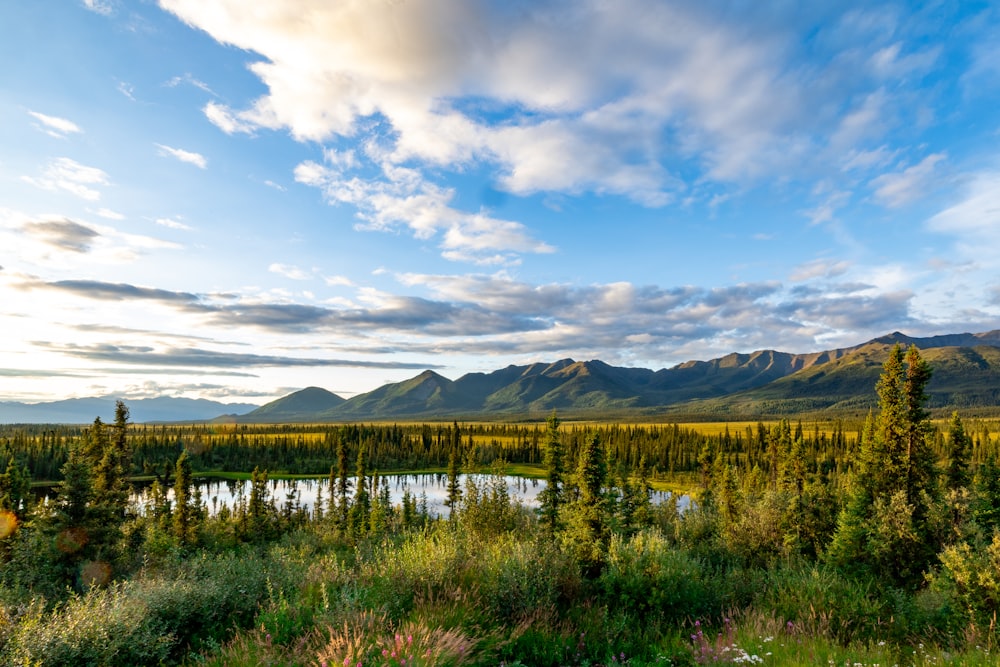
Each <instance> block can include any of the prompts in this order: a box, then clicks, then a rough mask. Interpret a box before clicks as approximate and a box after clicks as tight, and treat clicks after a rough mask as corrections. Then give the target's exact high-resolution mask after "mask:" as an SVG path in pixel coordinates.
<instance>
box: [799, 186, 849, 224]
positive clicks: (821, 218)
mask: <svg viewBox="0 0 1000 667" xmlns="http://www.w3.org/2000/svg"><path fill="white" fill-rule="evenodd" d="M850 200H851V193H850V192H832V193H830V194H829V195H827V197H826V199H824V200H823V202H822V203H821V204H820V205H819V206H817V207H816V208H814V209H810V210H808V211H805V215H806V216H807V217H808V218H809V222H810V224H813V225H819V224H823V223H824V222H831V221H832V220H833V219H834V215H835V214H836V212H837V209H839V208H843V207H844V206H845V205H847V203H848V202H850Z"/></svg>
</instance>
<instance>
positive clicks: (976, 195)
mask: <svg viewBox="0 0 1000 667" xmlns="http://www.w3.org/2000/svg"><path fill="white" fill-rule="evenodd" d="M927 227H928V229H930V230H932V231H935V232H941V233H944V234H951V235H953V236H955V237H956V238H957V240H958V250H959V252H960V253H961V254H962V255H963V256H965V257H968V258H970V259H972V260H974V261H975V262H976V263H977V264H979V265H981V266H983V267H989V268H995V267H996V266H997V265H998V264H1000V261H998V260H997V259H996V258H995V254H996V253H994V252H991V251H990V250H987V249H992V248H996V247H998V246H1000V172H982V173H979V174H975V175H974V176H972V177H971V179H970V181H969V182H968V183H967V184H966V186H965V188H964V191H963V192H962V198H961V200H960V201H959V202H957V203H956V204H954V205H952V206H950V207H948V208H946V209H945V210H943V211H941V212H940V213H938V214H937V215H935V216H934V217H932V218H931V219H930V220H928V221H927ZM988 279H992V278H986V277H984V280H988Z"/></svg>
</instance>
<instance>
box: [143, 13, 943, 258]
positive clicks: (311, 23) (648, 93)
mask: <svg viewBox="0 0 1000 667" xmlns="http://www.w3.org/2000/svg"><path fill="white" fill-rule="evenodd" d="M161 6H163V7H164V8H165V9H166V10H168V11H170V12H173V13H174V14H176V15H177V16H178V17H179V18H180V19H181V20H183V21H185V22H187V23H188V24H189V25H191V26H193V27H196V28H198V29H200V30H203V31H205V32H207V33H208V34H209V35H211V36H212V37H213V38H214V39H216V40H217V41H218V42H220V43H223V44H227V45H234V46H236V47H238V48H241V49H245V50H247V51H248V52H252V53H255V54H259V56H260V59H259V60H256V61H254V62H252V63H251V64H250V65H249V68H250V70H251V71H252V72H253V73H254V74H255V75H256V76H257V77H259V79H260V80H261V81H262V83H263V84H264V85H265V86H266V92H265V93H264V94H263V95H262V96H260V97H259V98H257V99H256V100H253V101H252V102H250V103H249V104H248V105H246V106H245V107H243V108H238V107H232V106H228V105H224V104H220V103H217V102H210V103H209V104H207V105H206V106H205V107H204V113H205V115H206V116H207V117H208V118H209V120H211V122H213V123H214V124H215V125H217V126H218V127H219V128H221V129H222V130H223V131H225V132H227V133H229V134H233V133H248V134H249V133H253V132H254V131H256V130H258V129H271V130H287V131H288V132H290V134H291V135H292V136H293V137H294V138H296V139H298V140H300V141H318V142H327V141H335V140H337V139H338V138H347V139H350V140H352V141H357V142H359V143H369V144H370V143H375V144H381V148H382V151H383V155H384V159H385V161H388V162H390V163H392V164H394V165H408V166H415V167H416V168H420V169H425V168H426V169H429V170H430V169H439V168H446V169H452V170H456V171H461V170H465V169H468V168H472V167H480V166H486V167H487V168H488V169H490V170H491V171H492V173H493V175H494V177H495V182H496V184H497V185H499V186H500V187H503V188H504V189H506V190H508V191H510V192H513V193H516V194H521V195H526V194H531V193H536V192H562V193H569V194H577V193H581V192H596V193H600V194H606V195H616V196H623V197H627V198H629V199H632V200H634V201H637V202H639V203H642V204H644V205H648V206H663V205H666V204H668V203H670V202H671V201H672V200H673V198H674V197H675V195H676V193H677V192H678V191H679V190H682V189H684V188H685V185H684V183H683V182H682V181H681V178H680V177H679V176H678V174H680V173H685V178H689V179H691V180H698V179H709V180H715V181H721V182H726V183H731V182H739V183H746V182H760V181H761V180H763V179H765V178H768V177H770V176H773V175H775V174H777V173H785V174H787V173H789V171H792V170H793V169H790V167H795V166H801V165H808V166H809V167H810V169H806V170H800V171H804V172H805V173H808V172H809V171H811V170H818V169H823V168H824V165H823V163H824V161H826V160H827V159H828V157H829V156H827V155H824V154H823V151H822V150H817V148H824V147H826V146H827V145H828V144H829V143H830V139H829V137H832V136H836V141H837V142H838V150H839V151H841V152H843V151H850V150H857V149H858V148H859V147H857V146H854V145H853V143H854V142H859V141H862V140H867V139H870V138H873V137H876V136H878V135H880V134H881V133H882V132H884V130H885V128H886V126H887V125H889V124H891V123H893V122H895V120H894V119H895V115H894V113H891V112H893V111H894V110H895V105H897V104H900V101H899V100H897V99H896V98H895V97H894V96H892V95H891V94H890V93H891V92H893V91H887V90H885V89H884V88H883V86H884V83H883V80H884V78H885V77H887V76H889V73H890V72H894V73H895V74H896V75H902V74H904V73H906V72H913V71H919V70H920V69H921V68H928V67H930V66H932V65H933V64H934V62H935V56H934V54H933V53H930V52H927V53H921V52H912V53H910V52H908V51H907V49H906V48H904V47H901V46H900V45H899V41H900V39H901V37H900V34H901V33H902V32H903V31H902V29H901V28H900V27H899V26H898V21H897V20H896V17H895V16H889V15H887V16H886V17H884V20H882V21H881V23H882V24H883V25H886V26H890V27H889V28H887V29H886V30H881V31H877V32H873V31H869V30H863V31H862V30H859V29H858V28H857V27H856V26H853V25H852V26H851V27H848V26H847V25H846V24H845V26H844V27H843V28H842V29H839V32H837V34H836V35H835V38H829V39H824V38H825V37H826V35H825V34H824V35H822V36H821V37H822V38H821V37H817V38H816V39H812V40H810V44H809V48H810V49H813V50H816V51H817V53H811V54H810V55H812V56H813V57H814V60H809V61H808V62H809V64H808V65H805V66H803V65H802V62H803V58H801V57H800V56H803V55H804V54H803V53H802V50H803V46H802V44H801V41H802V37H801V35H802V34H806V33H813V32H814V31H815V30H816V25H824V24H832V23H835V22H836V20H837V19H840V18H841V17H838V16H836V15H835V14H836V12H834V11H831V10H825V9H822V8H817V9H815V10H813V11H810V12H804V13H791V12H784V11H782V10H781V9H780V8H779V9H775V10H774V11H771V12H767V13H765V14H755V13H753V12H749V11H741V10H733V9H731V8H729V9H727V10H721V9H720V8H719V7H718V6H717V5H716V4H712V3H709V4H708V5H705V4H698V3H662V2H658V1H656V0H622V2H619V3H615V4H614V5H613V6H612V5H608V4H607V3H603V2H599V1H598V0H584V1H582V2H578V3H571V4H569V5H567V4H565V3H554V2H539V3H532V4H531V5H530V7H528V6H524V7H521V6H518V8H517V9H516V10H515V9H511V8H509V7H506V6H505V5H503V4H502V3H500V4H496V3H492V4H491V3H473V4H470V3H466V2H462V1H461V0H445V1H443V2H440V1H431V0H413V1H410V2H405V3H404V2H394V3H374V2H369V3H365V2H358V3H346V4H343V3H338V4H330V3H327V2H325V1H324V0H297V1H294V2H293V1H290V0H263V1H261V2H258V3H257V4H256V5H255V8H256V10H255V11H254V12H247V11H245V7H244V6H243V3H241V2H239V1H238V0H219V1H217V2H214V3H212V5H211V6H208V5H205V4H204V3H202V2H199V1H198V0H162V2H161ZM303 16H308V17H309V19H308V20H302V18H301V17H303ZM845 20H846V19H845ZM850 21H854V18H850ZM853 51H858V52H860V53H861V55H860V56H858V57H857V58H855V59H854V60H853V61H852V60H850V59H845V58H840V56H841V55H842V54H844V53H851V52H853ZM819 63H822V64H819ZM862 66H863V67H866V68H867V70H868V71H871V72H876V70H877V72H880V73H881V74H879V75H878V77H875V80H874V81H873V78H872V77H859V76H858V75H857V73H858V68H859V67H862ZM844 99H853V100H857V102H856V103H855V105H854V108H853V111H851V112H850V113H849V114H848V116H847V117H846V118H844V117H843V102H842V101H843V100H844ZM880 118H886V120H884V121H880V120H879V119H880ZM692 174H693V175H692ZM304 182H306V181H304ZM319 186H320V187H322V185H319ZM456 252H459V251H456Z"/></svg>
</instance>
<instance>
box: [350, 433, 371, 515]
mask: <svg viewBox="0 0 1000 667" xmlns="http://www.w3.org/2000/svg"><path fill="white" fill-rule="evenodd" d="M354 474H355V480H354V484H355V487H354V503H353V504H352V505H351V509H350V512H349V513H348V520H347V523H348V529H349V530H350V532H351V533H352V534H354V535H361V534H362V533H364V532H365V530H366V529H367V528H368V515H369V512H370V511H371V497H370V496H369V494H368V477H367V475H368V470H367V469H366V467H365V450H364V448H363V447H362V448H359V449H358V460H357V467H356V468H355V471H354Z"/></svg>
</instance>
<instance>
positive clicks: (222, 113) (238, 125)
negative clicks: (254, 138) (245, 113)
mask: <svg viewBox="0 0 1000 667" xmlns="http://www.w3.org/2000/svg"><path fill="white" fill-rule="evenodd" d="M202 111H203V112H204V114H205V117H206V118H208V120H209V121H210V122H211V123H212V124H213V125H215V126H216V127H218V128H219V129H220V130H222V131H223V132H225V133H226V134H236V133H237V132H240V133H243V134H253V131H254V128H255V127H256V125H254V123H252V122H250V121H248V120H244V119H242V118H240V114H236V113H233V112H232V111H231V110H230V109H229V108H227V107H226V106H224V105H222V104H217V103H215V102H209V103H208V104H206V105H205V106H204V108H203V109H202Z"/></svg>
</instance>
